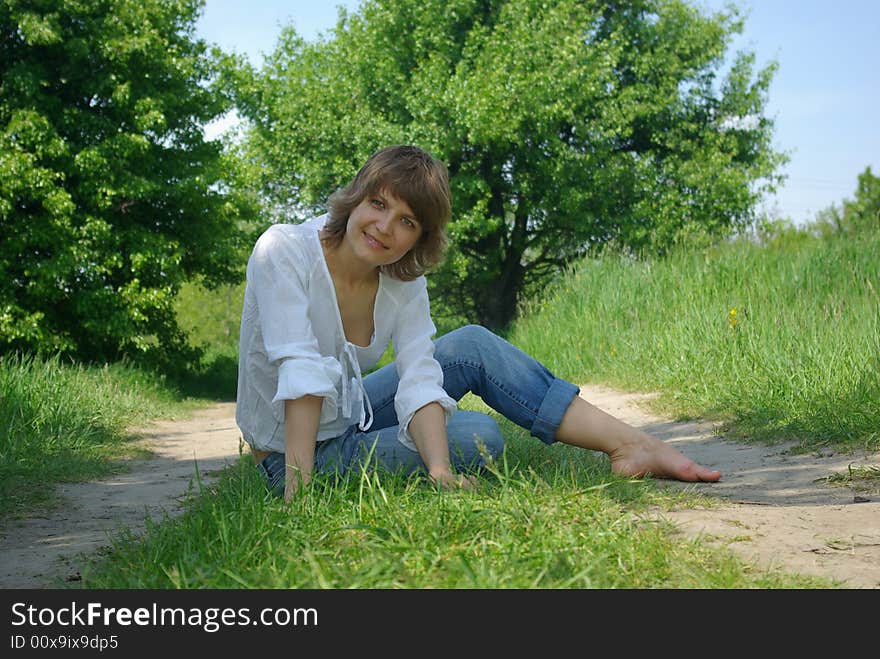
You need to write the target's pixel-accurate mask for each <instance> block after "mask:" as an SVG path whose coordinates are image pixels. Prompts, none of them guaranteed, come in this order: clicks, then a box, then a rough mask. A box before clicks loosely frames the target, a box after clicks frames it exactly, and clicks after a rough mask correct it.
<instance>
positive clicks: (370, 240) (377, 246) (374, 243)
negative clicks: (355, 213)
mask: <svg viewBox="0 0 880 659" xmlns="http://www.w3.org/2000/svg"><path fill="white" fill-rule="evenodd" d="M364 238H365V239H366V241H367V244H368V245H369V246H370V247H372V248H373V249H383V250H384V249H388V247H387V246H386V245H385V244H384V243H381V242H379V241H378V240H376V239H375V238H373V236H371V235H370V234H368V233H367V232H366V231H365V232H364Z"/></svg>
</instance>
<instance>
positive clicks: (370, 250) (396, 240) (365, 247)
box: [345, 190, 422, 267]
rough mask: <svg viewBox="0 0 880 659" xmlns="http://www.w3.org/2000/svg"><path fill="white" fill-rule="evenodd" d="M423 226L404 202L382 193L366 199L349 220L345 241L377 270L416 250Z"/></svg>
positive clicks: (355, 252)
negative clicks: (414, 248) (413, 249)
mask: <svg viewBox="0 0 880 659" xmlns="http://www.w3.org/2000/svg"><path fill="white" fill-rule="evenodd" d="M421 235H422V227H421V225H420V224H419V221H418V220H417V219H416V216H415V213H413V212H412V209H411V208H410V207H409V205H408V204H407V203H406V202H405V201H404V200H402V199H400V198H398V197H395V196H394V195H392V194H391V193H389V192H387V191H385V190H381V191H379V192H377V193H376V194H373V195H370V196H367V197H364V199H363V201H361V203H360V204H358V205H357V206H356V207H355V209H354V210H353V211H352V212H351V215H349V217H348V225H347V227H346V230H345V241H346V242H347V243H348V245H349V247H350V248H351V250H352V251H353V252H354V254H355V255H356V256H357V257H360V258H361V259H363V260H365V261H367V262H368V263H370V264H371V265H373V266H375V267H379V266H383V265H388V264H391V263H394V262H396V261H399V260H400V259H401V258H403V257H404V256H405V255H406V253H407V252H409V250H411V249H412V248H413V247H415V245H416V243H417V242H418V240H419V238H420V237H421Z"/></svg>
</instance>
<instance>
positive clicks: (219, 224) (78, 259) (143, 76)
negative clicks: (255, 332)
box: [0, 0, 247, 365]
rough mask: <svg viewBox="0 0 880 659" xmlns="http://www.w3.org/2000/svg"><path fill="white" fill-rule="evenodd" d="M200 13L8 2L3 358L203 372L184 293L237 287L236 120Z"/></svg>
mask: <svg viewBox="0 0 880 659" xmlns="http://www.w3.org/2000/svg"><path fill="white" fill-rule="evenodd" d="M200 6H201V3H200V2H199V1H198V0H99V1H95V2H78V1H75V0H59V1H57V2H41V1H37V0H3V1H2V2H0V35H2V45H0V229H2V237H3V240H2V242H0V350H3V351H8V350H11V349H17V350H27V351H34V350H39V351H44V352H55V351H60V352H63V353H68V354H72V355H76V356H78V357H80V358H85V359H93V360H112V359H118V358H120V357H123V356H127V357H131V358H135V359H147V360H150V361H151V362H153V363H158V364H165V365H171V364H175V363H176V362H178V361H179V360H181V359H183V360H194V359H195V357H196V356H197V354H196V353H195V352H194V351H193V350H191V349H190V348H189V347H188V346H187V343H186V340H185V336H184V334H183V332H182V331H181V330H180V328H179V327H178V326H177V324H176V321H175V315H174V309H173V300H174V297H175V294H176V292H177V290H178V288H179V287H180V284H181V282H183V281H186V280H189V279H192V278H194V277H195V276H197V275H200V276H202V277H203V278H204V279H205V281H206V282H209V283H211V284H214V283H218V282H223V281H235V280H236V279H237V278H239V277H240V273H239V272H238V270H239V269H240V265H241V260H242V259H241V250H242V248H243V244H244V242H245V241H244V238H243V235H242V231H241V230H240V228H239V227H238V223H239V221H240V219H241V217H242V214H243V213H244V212H245V210H244V209H245V208H247V204H246V202H245V199H244V198H243V197H241V196H240V195H233V194H230V193H228V192H227V190H226V174H225V173H224V172H225V171H227V170H228V169H229V167H230V163H229V162H227V160H226V159H225V156H224V154H223V152H222V146H221V145H220V144H219V143H216V142H206V141H205V139H204V136H203V132H202V126H203V125H204V124H205V123H207V122H209V121H210V120H212V119H214V118H215V117H218V116H219V115H221V114H222V113H223V112H225V111H226V110H227V109H228V108H229V107H230V106H231V100H230V98H229V97H228V95H226V94H225V93H220V92H218V90H217V89H215V88H214V82H215V80H216V79H217V77H218V74H219V72H220V71H221V65H222V64H223V62H222V61H221V59H220V56H219V55H217V56H216V57H215V56H212V55H209V53H208V51H207V46H206V44H205V43H204V42H203V41H200V40H197V39H195V38H194V36H193V31H194V22H195V19H196V16H197V13H198V11H199V8H200Z"/></svg>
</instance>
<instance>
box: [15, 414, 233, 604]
mask: <svg viewBox="0 0 880 659" xmlns="http://www.w3.org/2000/svg"><path fill="white" fill-rule="evenodd" d="M137 434H138V435H139V436H140V437H141V440H140V441H141V442H143V443H144V445H145V446H146V447H147V448H149V449H150V450H151V451H152V452H153V453H154V456H153V457H152V458H148V459H144V460H132V461H131V463H130V467H131V469H130V471H129V472H128V473H125V474H118V475H116V476H112V477H111V478H108V479H105V480H101V481H95V482H90V483H69V484H64V485H62V486H61V487H60V489H59V493H60V494H61V496H63V497H64V498H65V500H66V501H67V502H68V504H67V505H65V506H63V507H62V508H60V509H59V510H57V511H55V512H53V513H52V514H51V515H49V516H47V517H37V518H32V519H27V520H13V521H11V522H9V523H7V524H5V525H4V526H3V528H2V529H0V536H2V537H0V587H2V588H47V587H48V588H52V587H56V586H57V584H58V583H59V582H64V581H76V580H77V579H78V577H79V573H80V567H81V566H82V564H83V562H84V561H83V555H84V554H86V555H87V554H89V553H92V552H94V551H96V550H98V549H100V548H101V547H103V546H106V545H108V544H109V541H108V539H109V535H108V534H109V533H110V532H111V531H113V530H114V529H117V528H120V527H128V528H130V529H132V530H133V531H135V532H138V531H142V530H143V528H144V519H145V517H146V514H148V515H149V516H150V518H151V519H154V520H155V519H161V516H162V513H163V511H164V512H167V513H168V514H171V515H174V514H177V513H179V512H181V509H182V506H181V502H182V498H183V496H184V495H185V494H186V493H187V491H188V489H189V488H190V484H191V483H192V482H194V480H195V472H196V465H197V464H198V470H199V474H200V478H201V479H202V482H203V483H206V482H210V481H211V478H212V475H213V474H215V473H216V472H217V471H218V470H220V469H222V467H223V466H224V465H225V464H226V463H232V462H234V461H235V460H237V459H238V456H239V446H238V445H239V436H240V435H239V431H238V428H237V427H236V425H235V404H234V403H220V404H217V405H213V406H211V407H209V408H207V409H204V410H201V411H199V412H197V413H195V414H194V415H193V417H192V418H191V419H187V420H185V421H162V422H159V423H156V424H154V425H151V426H150V427H149V428H146V429H144V430H142V431H139V432H137Z"/></svg>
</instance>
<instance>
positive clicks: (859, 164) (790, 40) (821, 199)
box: [197, 0, 880, 224]
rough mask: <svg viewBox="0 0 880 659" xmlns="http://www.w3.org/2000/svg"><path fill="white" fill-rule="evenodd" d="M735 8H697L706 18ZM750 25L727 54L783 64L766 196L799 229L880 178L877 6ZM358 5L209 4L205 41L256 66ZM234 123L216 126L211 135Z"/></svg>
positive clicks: (750, 2) (757, 12)
mask: <svg viewBox="0 0 880 659" xmlns="http://www.w3.org/2000/svg"><path fill="white" fill-rule="evenodd" d="M729 3H730V0H692V4H696V5H698V6H701V7H703V8H706V9H709V10H720V9H723V8H724V7H725V6H727V5H728V4H729ZM732 3H733V4H734V5H736V6H737V7H739V8H740V9H741V10H742V13H743V14H744V16H745V26H744V30H743V33H742V34H741V35H738V36H737V37H735V39H734V41H733V43H732V44H731V47H730V49H729V51H728V52H729V54H731V55H732V54H733V53H735V52H736V51H739V50H747V51H751V52H753V53H755V57H756V65H757V67H759V68H763V67H764V66H766V65H767V64H769V63H771V62H776V63H777V65H778V67H779V68H778V71H777V73H776V75H775V76H774V78H773V82H772V83H771V85H770V92H769V95H768V104H767V108H766V111H765V114H766V116H768V117H770V118H772V119H773V120H774V122H775V130H774V141H773V144H774V147H775V148H776V149H777V150H779V151H784V152H786V153H787V154H788V155H789V158H790V161H789V162H788V164H787V165H785V166H784V167H783V168H782V170H781V171H782V173H783V174H784V175H785V176H786V177H787V179H786V181H785V182H784V183H783V184H782V186H781V187H780V189H779V190H778V192H777V193H776V195H774V196H772V197H768V199H767V200H766V202H765V210H767V211H768V213H769V214H770V215H771V216H776V217H783V218H789V219H791V220H793V221H794V222H795V223H796V224H803V223H805V222H808V221H810V220H812V219H814V217H815V215H816V213H817V212H818V211H820V210H823V209H825V208H828V207H829V206H831V205H832V204H836V205H838V206H839V205H840V204H841V202H842V201H843V200H844V199H852V198H853V197H854V194H855V189H856V185H857V177H858V175H859V174H860V173H862V172H863V171H864V170H865V168H866V167H869V166H870V167H871V171H872V172H873V174H874V175H880V27H878V26H880V0H732ZM359 4H360V0H336V1H333V0H330V1H324V0H249V1H248V2H241V0H206V1H205V7H204V9H203V11H202V16H201V18H200V19H199V22H198V24H197V32H198V36H200V37H202V38H204V39H205V40H207V41H209V42H211V43H214V44H217V45H218V46H220V47H221V48H222V49H224V50H226V51H234V52H237V53H239V54H242V55H246V56H247V57H248V59H249V60H250V61H251V62H252V63H253V64H254V65H256V66H259V65H260V64H261V63H262V59H263V54H267V53H270V52H271V51H272V50H273V49H274V47H275V44H276V41H277V38H278V35H279V33H280V31H281V27H282V26H283V25H288V24H290V23H293V25H294V27H295V28H296V31H297V33H298V34H300V35H301V36H302V37H304V38H305V39H307V40H315V39H317V38H319V37H320V36H321V35H323V36H331V30H332V28H333V27H334V25H335V24H336V19H337V16H338V8H339V7H344V8H346V9H347V10H348V11H349V12H354V11H357V8H358V6H359ZM228 125H229V121H227V122H225V123H220V124H218V125H217V126H215V127H213V131H214V132H215V133H216V131H217V130H221V129H222V128H224V127H226V126H228Z"/></svg>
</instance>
